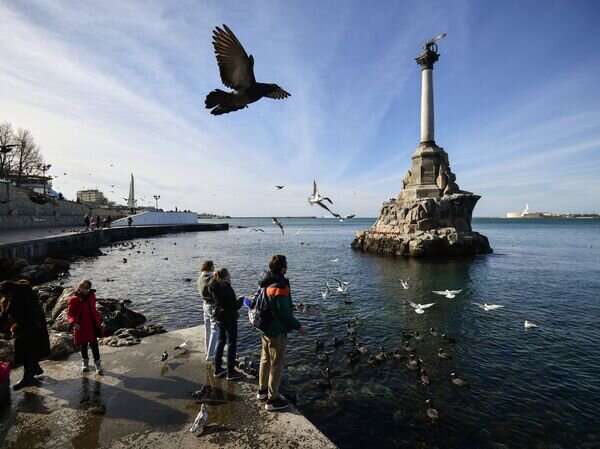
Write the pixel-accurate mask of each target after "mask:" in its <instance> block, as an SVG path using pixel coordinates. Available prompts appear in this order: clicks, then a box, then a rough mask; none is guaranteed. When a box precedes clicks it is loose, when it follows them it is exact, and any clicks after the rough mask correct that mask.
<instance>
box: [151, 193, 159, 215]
mask: <svg viewBox="0 0 600 449" xmlns="http://www.w3.org/2000/svg"><path fill="white" fill-rule="evenodd" d="M153 196H154V200H155V201H156V208H155V210H156V212H158V200H159V199H160V195H153Z"/></svg>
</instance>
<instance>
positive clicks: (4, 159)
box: [0, 122, 15, 179]
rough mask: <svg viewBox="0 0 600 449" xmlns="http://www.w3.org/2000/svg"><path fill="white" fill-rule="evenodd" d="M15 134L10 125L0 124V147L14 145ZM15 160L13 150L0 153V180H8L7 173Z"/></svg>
mask: <svg viewBox="0 0 600 449" xmlns="http://www.w3.org/2000/svg"><path fill="white" fill-rule="evenodd" d="M14 137H15V133H14V131H13V128H12V124H10V123H8V122H2V123H0V146H2V147H4V146H5V145H11V144H13V143H14ZM14 159H15V150H14V149H13V150H12V151H8V152H7V153H3V152H1V151H0V179H8V173H9V172H10V171H11V169H12V166H13V161H14Z"/></svg>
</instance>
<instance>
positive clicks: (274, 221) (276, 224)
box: [271, 217, 285, 235]
mask: <svg viewBox="0 0 600 449" xmlns="http://www.w3.org/2000/svg"><path fill="white" fill-rule="evenodd" d="M271 222H272V223H273V224H274V225H275V226H279V229H281V234H282V235H285V232H283V225H282V224H281V222H280V221H279V220H278V219H277V218H275V217H273V218H272V219H271Z"/></svg>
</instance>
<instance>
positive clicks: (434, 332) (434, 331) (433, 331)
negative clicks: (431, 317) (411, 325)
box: [429, 327, 440, 337]
mask: <svg viewBox="0 0 600 449" xmlns="http://www.w3.org/2000/svg"><path fill="white" fill-rule="evenodd" d="M429 333H430V334H431V335H433V336H434V337H437V336H438V335H440V334H438V332H437V331H436V330H435V329H434V328H433V327H432V328H431V329H429Z"/></svg>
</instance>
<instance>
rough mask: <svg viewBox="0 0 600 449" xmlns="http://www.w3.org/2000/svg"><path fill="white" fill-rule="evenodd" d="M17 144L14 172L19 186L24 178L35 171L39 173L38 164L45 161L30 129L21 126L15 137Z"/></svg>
mask: <svg viewBox="0 0 600 449" xmlns="http://www.w3.org/2000/svg"><path fill="white" fill-rule="evenodd" d="M14 143H15V144H16V145H17V146H16V147H15V149H14V150H13V152H14V153H15V155H14V163H13V170H12V171H13V172H14V174H15V178H16V179H15V182H16V184H17V186H19V185H21V183H22V182H23V178H25V177H27V176H30V175H32V174H34V173H36V174H37V173H39V168H38V166H39V165H40V164H43V163H44V160H43V158H42V155H41V153H40V148H39V147H38V146H37V145H36V144H35V141H34V139H33V135H32V134H31V132H30V131H29V130H28V129H22V128H19V130H18V131H17V134H16V136H15V139H14Z"/></svg>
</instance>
